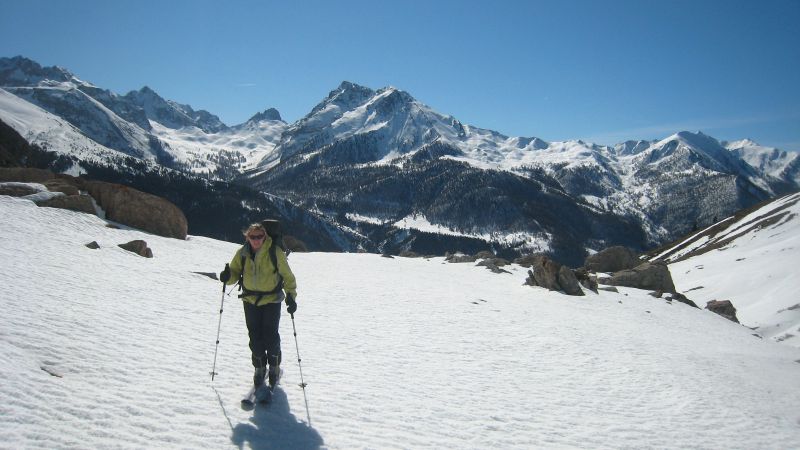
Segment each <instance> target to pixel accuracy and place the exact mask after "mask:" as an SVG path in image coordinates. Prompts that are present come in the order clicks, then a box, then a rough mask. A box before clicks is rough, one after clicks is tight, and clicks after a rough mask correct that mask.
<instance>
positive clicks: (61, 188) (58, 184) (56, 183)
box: [42, 178, 80, 195]
mask: <svg viewBox="0 0 800 450" xmlns="http://www.w3.org/2000/svg"><path fill="white" fill-rule="evenodd" d="M42 184H44V185H45V186H46V187H47V190H48V191H50V192H63V193H64V194H66V195H79V194H80V190H79V189H78V186H76V185H75V184H74V183H70V182H69V180H68V179H67V178H54V179H52V180H46V181H45V182H43V183H42Z"/></svg>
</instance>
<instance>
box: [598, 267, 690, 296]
mask: <svg viewBox="0 0 800 450" xmlns="http://www.w3.org/2000/svg"><path fill="white" fill-rule="evenodd" d="M598 281H599V282H600V283H603V284H608V285H611V286H626V287H632V288H637V289H648V290H651V291H661V292H670V293H674V292H675V284H674V283H673V282H672V275H671V274H670V273H669V268H668V267H667V264H666V263H664V262H660V261H656V262H646V263H643V264H639V265H638V266H636V267H634V268H633V269H630V270H623V271H620V272H616V273H614V274H613V275H612V276H611V277H606V278H602V279H600V280H598Z"/></svg>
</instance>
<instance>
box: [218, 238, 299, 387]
mask: <svg viewBox="0 0 800 450" xmlns="http://www.w3.org/2000/svg"><path fill="white" fill-rule="evenodd" d="M244 236H245V239H246V243H245V244H244V245H243V246H242V247H241V248H240V249H239V250H238V251H237V252H236V254H235V255H234V256H233V259H232V260H231V262H230V264H229V265H227V266H226V267H225V270H223V271H222V273H220V276H219V279H220V281H222V282H223V283H225V284H234V283H237V280H238V282H240V283H241V285H240V289H241V290H242V293H241V295H239V297H240V298H241V299H242V304H243V305H244V317H245V322H246V324H247V332H248V336H249V338H250V352H251V361H252V363H253V367H254V368H255V373H254V375H253V386H254V389H255V392H258V391H263V389H260V388H262V386H264V378H265V377H266V378H267V382H268V385H269V389H270V391H271V390H272V389H273V388H274V387H275V385H276V384H277V383H278V380H279V378H280V364H281V336H280V334H279V332H278V325H279V324H280V318H281V301H285V302H286V306H287V308H286V310H287V312H288V313H289V314H291V315H292V316H293V317H294V313H295V311H297V303H296V301H295V299H296V298H297V281H296V279H295V276H294V274H293V273H292V270H291V269H290V268H289V263H288V261H287V259H286V253H285V252H284V251H283V249H282V248H281V247H280V246H279V245H277V243H274V242H273V239H272V238H271V237H270V235H269V234H268V233H267V230H266V228H264V225H263V224H261V223H254V224H252V225H250V226H249V227H248V228H247V230H246V231H245V232H244ZM284 292H285V294H284ZM267 395H268V394H267Z"/></svg>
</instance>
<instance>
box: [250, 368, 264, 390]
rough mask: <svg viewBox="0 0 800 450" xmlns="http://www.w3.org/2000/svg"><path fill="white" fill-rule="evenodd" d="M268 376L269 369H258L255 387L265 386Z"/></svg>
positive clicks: (254, 380) (254, 381)
mask: <svg viewBox="0 0 800 450" xmlns="http://www.w3.org/2000/svg"><path fill="white" fill-rule="evenodd" d="M266 375H267V368H266V367H256V371H255V373H254V374H253V386H255V387H259V386H261V385H262V384H264V377H265V376H266Z"/></svg>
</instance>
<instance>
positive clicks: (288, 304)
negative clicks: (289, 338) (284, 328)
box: [286, 294, 297, 315]
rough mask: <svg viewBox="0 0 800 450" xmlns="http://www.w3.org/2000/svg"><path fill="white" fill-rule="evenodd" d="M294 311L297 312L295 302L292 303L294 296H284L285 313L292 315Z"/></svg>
mask: <svg viewBox="0 0 800 450" xmlns="http://www.w3.org/2000/svg"><path fill="white" fill-rule="evenodd" d="M295 311H297V302H295V301H294V296H293V295H292V294H286V312H288V313H289V314H292V315H294V312H295Z"/></svg>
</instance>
